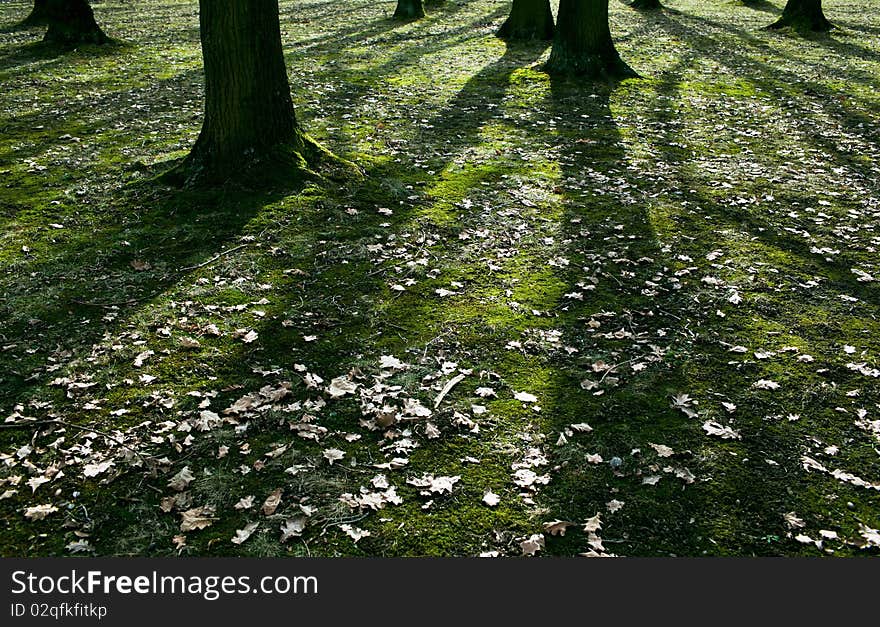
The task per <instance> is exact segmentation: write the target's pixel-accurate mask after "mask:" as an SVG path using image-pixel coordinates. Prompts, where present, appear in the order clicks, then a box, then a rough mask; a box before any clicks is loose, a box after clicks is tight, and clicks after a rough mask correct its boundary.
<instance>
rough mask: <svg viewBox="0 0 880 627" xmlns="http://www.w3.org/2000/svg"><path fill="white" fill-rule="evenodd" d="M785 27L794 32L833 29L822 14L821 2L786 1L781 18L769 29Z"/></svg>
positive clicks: (815, 0)
mask: <svg viewBox="0 0 880 627" xmlns="http://www.w3.org/2000/svg"><path fill="white" fill-rule="evenodd" d="M787 26H790V27H792V28H794V29H796V30H805V31H819V32H821V31H827V30H831V29H832V28H834V26H833V25H832V24H831V22H829V21H828V20H827V19H826V18H825V14H824V13H823V12H822V0H788V2H787V3H786V5H785V8H784V9H783V10H782V17H780V18H779V19H778V20H777V21H776V22H774V23H773V24H771V25H770V26H769V28H785V27H787Z"/></svg>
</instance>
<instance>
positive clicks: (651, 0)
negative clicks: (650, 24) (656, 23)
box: [629, 0, 663, 11]
mask: <svg viewBox="0 0 880 627" xmlns="http://www.w3.org/2000/svg"><path fill="white" fill-rule="evenodd" d="M629 6H631V7H632V8H634V9H639V10H640V11H654V10H655V9H662V8H663V7H662V5H661V4H660V0H633V2H632V3H631V4H630V5H629Z"/></svg>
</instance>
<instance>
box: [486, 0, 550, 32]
mask: <svg viewBox="0 0 880 627" xmlns="http://www.w3.org/2000/svg"><path fill="white" fill-rule="evenodd" d="M498 36H499V37H500V38H501V39H506V40H508V41H510V40H528V39H541V40H545V41H546V40H550V39H553V11H551V10H550V0H513V6H512V7H511V8H510V16H509V17H508V18H507V20H506V21H505V22H504V24H502V25H501V28H500V29H499V30H498Z"/></svg>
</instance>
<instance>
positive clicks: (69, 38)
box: [35, 0, 110, 46]
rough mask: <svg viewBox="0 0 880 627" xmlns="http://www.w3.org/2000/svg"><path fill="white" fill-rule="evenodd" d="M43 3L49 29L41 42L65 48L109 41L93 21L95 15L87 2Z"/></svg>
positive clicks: (51, 0)
mask: <svg viewBox="0 0 880 627" xmlns="http://www.w3.org/2000/svg"><path fill="white" fill-rule="evenodd" d="M45 3H46V23H48V24H49V28H48V29H47V30H46V35H45V36H44V37H43V41H46V42H50V43H55V44H62V45H65V46H73V45H77V44H106V43H108V42H109V41H110V38H109V37H107V35H105V34H104V31H102V30H101V27H100V26H98V23H97V22H96V21H95V14H94V12H93V11H92V7H91V6H89V3H88V1H87V0H45ZM35 8H36V6H35Z"/></svg>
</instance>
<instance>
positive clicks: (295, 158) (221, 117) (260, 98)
mask: <svg viewBox="0 0 880 627" xmlns="http://www.w3.org/2000/svg"><path fill="white" fill-rule="evenodd" d="M199 28H200V32H201V40H202V56H203V58H204V66H205V117H204V120H203V122H202V130H201V132H200V134H199V138H198V140H196V143H195V145H194V146H193V148H192V151H191V152H190V154H189V156H188V157H187V158H186V159H185V160H184V162H183V163H182V164H180V166H178V167H177V168H175V169H174V170H172V171H171V172H170V173H168V174H167V175H166V176H165V178H166V180H168V181H170V182H174V183H182V184H188V185H205V184H206V185H213V184H222V183H225V182H227V181H230V180H237V181H241V182H250V183H253V184H257V185H260V184H262V179H263V178H266V179H272V180H279V179H280V180H287V181H290V182H295V180H294V179H301V178H304V177H305V176H307V175H308V174H311V166H312V165H314V164H315V163H317V162H318V161H320V160H321V158H322V157H323V156H324V155H329V153H327V152H326V151H324V150H323V149H322V148H320V147H319V146H318V145H317V144H316V143H315V142H314V141H312V140H311V139H310V138H309V137H308V136H307V135H306V134H305V133H304V132H303V130H302V129H301V127H300V125H299V123H298V122H297V119H296V115H295V113H294V109H293V101H292V100H291V97H290V84H289V83H288V80H287V67H286V66H285V63H284V54H283V50H282V45H281V29H280V26H279V20H278V0H199Z"/></svg>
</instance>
